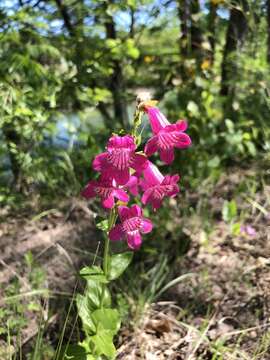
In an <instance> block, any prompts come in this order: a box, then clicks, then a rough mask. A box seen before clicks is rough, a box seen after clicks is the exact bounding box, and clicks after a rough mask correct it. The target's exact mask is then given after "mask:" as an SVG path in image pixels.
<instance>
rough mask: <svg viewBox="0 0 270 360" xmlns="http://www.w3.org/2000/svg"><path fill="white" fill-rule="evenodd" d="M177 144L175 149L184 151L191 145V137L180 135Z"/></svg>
mask: <svg viewBox="0 0 270 360" xmlns="http://www.w3.org/2000/svg"><path fill="white" fill-rule="evenodd" d="M177 137H178V139H177V142H176V143H175V147H177V148H178V149H184V148H186V147H188V146H190V145H191V139H190V137H189V136H188V135H187V134H185V133H180V134H178V136H177Z"/></svg>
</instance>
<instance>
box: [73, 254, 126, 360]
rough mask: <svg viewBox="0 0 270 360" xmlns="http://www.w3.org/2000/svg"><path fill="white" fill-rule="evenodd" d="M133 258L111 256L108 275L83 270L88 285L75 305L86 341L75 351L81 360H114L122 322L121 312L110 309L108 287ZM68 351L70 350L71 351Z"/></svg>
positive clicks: (90, 269) (93, 269) (96, 268)
mask: <svg viewBox="0 0 270 360" xmlns="http://www.w3.org/2000/svg"><path fill="white" fill-rule="evenodd" d="M132 256H133V254H132V253H131V252H126V253H122V254H116V255H112V256H111V257H110V266H109V269H110V270H109V273H108V276H106V275H105V274H104V272H103V270H102V269H101V268H100V267H99V266H95V265H93V266H91V267H84V268H83V269H81V271H80V275H81V276H82V277H83V278H84V279H85V280H86V281H87V284H86V288H85V291H84V294H83V295H81V294H77V297H76V303H77V309H78V314H79V316H80V319H81V321H82V325H83V329H84V332H85V339H84V340H83V342H82V343H81V344H80V347H79V348H77V347H76V348H75V350H76V351H77V350H78V351H79V352H80V356H81V357H82V359H83V358H84V357H85V356H86V359H88V360H89V359H102V356H103V355H104V356H106V358H107V359H114V358H115V354H116V350H115V347H114V343H113V338H114V336H115V335H116V334H117V332H118V330H119V328H120V323H121V321H120V314H119V312H118V310H116V309H112V308H111V296H110V292H109V289H108V287H107V285H106V284H107V283H108V282H109V281H111V280H114V279H116V278H118V277H119V276H120V275H121V274H122V273H123V272H124V270H125V269H126V268H127V266H128V265H129V263H130V262H131V260H132ZM82 349H84V351H83V350H82ZM68 351H71V350H70V348H69V350H68ZM72 356H75V355H72ZM66 357H67V354H66Z"/></svg>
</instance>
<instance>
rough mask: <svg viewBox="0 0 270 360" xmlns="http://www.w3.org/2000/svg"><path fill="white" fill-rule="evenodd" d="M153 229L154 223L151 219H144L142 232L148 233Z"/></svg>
mask: <svg viewBox="0 0 270 360" xmlns="http://www.w3.org/2000/svg"><path fill="white" fill-rule="evenodd" d="M152 229H153V224H152V222H151V221H150V220H149V219H143V225H142V229H141V232H142V233H143V234H147V233H149V232H151V231H152Z"/></svg>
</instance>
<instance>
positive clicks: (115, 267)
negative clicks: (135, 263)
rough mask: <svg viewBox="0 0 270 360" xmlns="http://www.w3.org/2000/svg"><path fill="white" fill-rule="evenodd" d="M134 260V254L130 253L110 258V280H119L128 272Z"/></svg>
mask: <svg viewBox="0 0 270 360" xmlns="http://www.w3.org/2000/svg"><path fill="white" fill-rule="evenodd" d="M132 258H133V252H131V251H128V252H125V253H121V254H115V255H112V256H111V257H110V264H109V275H108V277H109V280H115V279H117V278H118V277H119V276H120V275H122V273H123V272H124V271H125V270H126V268H127V267H128V265H129V264H130V263H131V261H132Z"/></svg>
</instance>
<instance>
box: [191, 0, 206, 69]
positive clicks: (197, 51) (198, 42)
mask: <svg viewBox="0 0 270 360" xmlns="http://www.w3.org/2000/svg"><path fill="white" fill-rule="evenodd" d="M190 14H191V15H190V19H191V23H190V36H191V51H192V56H193V57H195V59H196V61H197V65H200V63H201V61H202V58H203V48H202V29H201V28H200V25H199V23H200V22H199V15H200V4H199V0H191V1H190Z"/></svg>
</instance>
